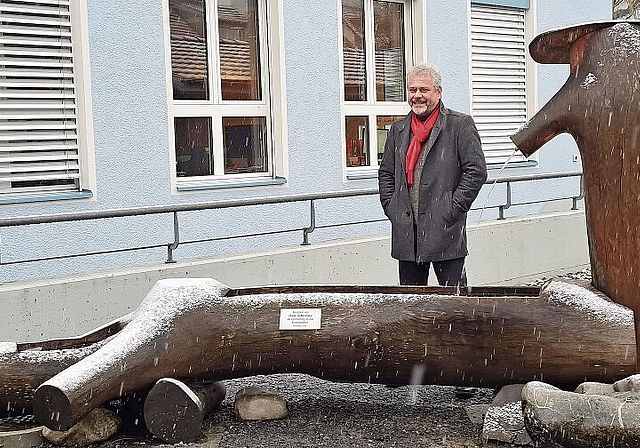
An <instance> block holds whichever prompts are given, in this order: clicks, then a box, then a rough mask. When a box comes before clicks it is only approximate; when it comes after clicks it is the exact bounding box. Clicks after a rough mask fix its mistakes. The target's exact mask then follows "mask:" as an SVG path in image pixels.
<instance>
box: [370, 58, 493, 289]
mask: <svg viewBox="0 0 640 448" xmlns="http://www.w3.org/2000/svg"><path fill="white" fill-rule="evenodd" d="M407 89H408V94H409V105H410V106H411V112H409V114H408V115H407V116H406V117H405V118H403V119H402V120H400V121H398V122H396V123H394V124H393V125H392V126H391V129H390V130H389V134H388V137H387V142H386V145H385V150H384V155H383V157H382V162H381V163H380V169H379V172H378V184H379V188H380V202H381V204H382V208H383V209H384V213H385V214H386V215H387V217H388V218H389V220H390V221H391V256H392V257H393V258H396V259H397V260H398V264H399V273H400V284H401V285H426V284H427V278H428V276H429V268H430V265H431V264H433V268H434V271H435V274H436V277H437V278H438V283H439V284H440V285H460V286H465V285H466V278H465V275H464V260H465V257H466V256H467V254H468V251H467V235H466V221H467V211H468V210H469V208H470V207H471V204H472V202H473V201H474V200H475V198H476V197H477V196H478V193H479V192H480V189H481V188H482V185H483V184H484V183H485V181H486V179H487V167H486V163H485V160H484V153H483V152H482V146H481V144H480V136H479V135H478V131H477V129H476V126H475V123H474V121H473V118H471V117H470V116H469V115H466V114H463V113H460V112H456V111H454V110H451V109H447V108H446V107H444V105H443V103H442V76H441V75H440V72H439V71H438V68H437V67H436V66H435V65H433V64H422V65H418V66H416V67H414V68H412V69H411V70H410V71H409V73H408V74H407Z"/></svg>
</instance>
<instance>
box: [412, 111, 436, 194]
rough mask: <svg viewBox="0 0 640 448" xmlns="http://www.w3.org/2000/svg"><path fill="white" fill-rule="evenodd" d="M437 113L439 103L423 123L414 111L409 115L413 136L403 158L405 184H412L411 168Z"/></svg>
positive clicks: (429, 132) (416, 159) (413, 166)
mask: <svg viewBox="0 0 640 448" xmlns="http://www.w3.org/2000/svg"><path fill="white" fill-rule="evenodd" d="M439 115H440V104H438V107H436V108H435V109H434V110H433V112H431V115H429V116H428V117H427V119H426V120H425V121H424V123H423V122H422V121H420V119H418V116H417V115H416V114H415V113H414V114H412V115H411V133H412V134H413V137H412V138H411V143H409V150H408V151H407V157H406V159H405V165H406V166H405V172H406V173H407V184H409V186H411V185H413V170H414V169H415V167H416V163H418V157H419V156H420V150H421V149H422V144H423V143H424V142H425V141H427V139H428V138H429V134H431V130H432V129H433V126H435V124H436V120H438V116H439Z"/></svg>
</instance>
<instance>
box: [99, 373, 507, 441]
mask: <svg viewBox="0 0 640 448" xmlns="http://www.w3.org/2000/svg"><path fill="white" fill-rule="evenodd" d="M225 384H226V386H227V395H226V399H225V400H224V401H223V402H222V403H221V405H220V407H219V408H217V409H216V410H215V411H214V412H213V413H212V415H210V416H209V417H208V418H207V420H206V421H205V423H204V430H203V434H204V436H203V438H202V439H200V440H198V441H196V442H194V443H189V444H180V445H183V446H191V447H194V448H195V447H202V448H204V447H212V448H213V447H217V448H316V447H323V448H346V447H354V448H355V447H358V448H359V447H366V448H392V447H398V448H404V447H425V448H427V447H428V448H430V447H449V448H479V447H482V446H483V443H482V437H481V431H482V427H481V425H480V424H473V423H472V421H471V420H470V418H469V417H468V416H467V413H466V411H465V408H479V407H482V405H485V406H486V405H488V404H489V403H491V400H492V399H493V396H494V390H493V389H478V392H477V393H476V394H475V395H474V396H472V397H470V398H457V397H456V396H455V389H454V388H453V387H449V386H402V387H387V386H384V385H380V384H360V383H355V384H352V383H334V382H329V381H324V380H320V379H318V378H315V377H312V376H308V375H302V374H277V375H268V376H254V377H249V378H243V379H238V380H228V381H225ZM246 386H259V387H262V388H265V389H268V390H270V391H273V392H276V393H278V394H279V395H280V396H282V397H283V398H284V399H285V401H286V403H287V408H288V410H289V416H288V417H287V418H285V419H282V420H272V421H264V422H239V421H237V420H236V419H235V417H234V411H233V404H234V398H235V394H236V392H237V391H239V390H240V389H241V388H243V387H246ZM142 445H145V446H151V447H156V446H157V447H160V446H166V444H163V443H161V442H160V441H158V440H157V439H154V438H153V437H152V436H150V435H149V434H148V433H146V431H143V430H137V431H136V430H135V429H131V428H130V429H125V430H123V431H121V433H120V434H119V435H118V436H117V437H115V438H113V439H111V440H109V441H107V442H104V443H102V444H98V445H94V446H95V447H96V448H125V447H126V448H129V447H140V446H142ZM484 446H496V447H497V446H504V445H494V444H489V445H486V444H485V445H484Z"/></svg>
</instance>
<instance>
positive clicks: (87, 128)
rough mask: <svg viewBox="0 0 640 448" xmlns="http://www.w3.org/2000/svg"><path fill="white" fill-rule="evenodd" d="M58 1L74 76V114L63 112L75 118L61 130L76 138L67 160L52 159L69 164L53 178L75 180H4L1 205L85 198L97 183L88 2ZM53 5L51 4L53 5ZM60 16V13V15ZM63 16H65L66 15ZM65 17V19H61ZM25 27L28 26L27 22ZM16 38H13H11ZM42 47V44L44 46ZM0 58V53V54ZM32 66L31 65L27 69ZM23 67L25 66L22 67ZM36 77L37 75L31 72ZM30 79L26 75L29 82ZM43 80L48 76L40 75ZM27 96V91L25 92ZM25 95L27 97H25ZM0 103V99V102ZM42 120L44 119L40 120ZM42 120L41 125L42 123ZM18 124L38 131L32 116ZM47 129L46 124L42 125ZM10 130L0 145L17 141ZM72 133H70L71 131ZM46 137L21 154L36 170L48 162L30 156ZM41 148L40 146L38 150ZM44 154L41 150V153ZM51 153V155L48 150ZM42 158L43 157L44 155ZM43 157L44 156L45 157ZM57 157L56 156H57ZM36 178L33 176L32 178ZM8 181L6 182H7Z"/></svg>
mask: <svg viewBox="0 0 640 448" xmlns="http://www.w3.org/2000/svg"><path fill="white" fill-rule="evenodd" d="M23 3H24V7H25V8H27V7H36V8H37V5H34V4H33V3H37V2H34V1H33V0H23ZM59 4H60V5H61V6H62V7H65V8H68V11H69V13H68V23H69V26H70V27H71V36H70V38H71V46H70V47H69V49H70V50H71V54H72V70H73V75H72V78H69V79H68V82H69V81H70V82H72V83H73V85H72V89H73V92H74V98H73V101H74V111H75V116H74V115H67V114H66V113H65V116H66V117H67V118H65V120H66V121H73V120H75V126H74V128H73V129H71V128H68V127H67V126H66V125H65V127H64V129H62V128H60V129H61V130H63V131H64V132H65V133H68V132H75V138H74V137H73V136H71V140H74V139H75V141H76V144H75V145H74V146H75V147H77V149H75V150H74V153H70V154H69V155H68V156H67V157H68V159H67V162H55V163H56V164H57V165H60V164H66V165H67V166H68V172H67V173H66V174H61V175H54V176H53V177H55V178H69V179H75V182H74V184H69V185H60V186H55V185H54V186H38V187H23V188H11V186H10V183H9V182H5V183H4V185H5V186H7V188H6V190H5V191H3V192H0V205H5V204H14V203H22V202H39V201H55V200H62V199H86V198H91V197H92V196H93V194H94V191H95V186H96V175H95V153H94V146H93V122H92V110H91V89H90V85H91V83H90V77H89V73H90V68H89V52H88V40H89V38H88V24H87V1H86V0H68V1H67V0H60V1H59ZM1 6H2V7H3V11H2V12H0V14H9V15H10V14H11V13H12V12H14V11H19V8H20V5H19V4H17V3H16V4H4V5H1ZM52 6H54V5H52ZM61 17H62V16H61ZM64 17H67V15H66V14H65V15H64ZM63 20H64V19H63ZM26 26H28V25H26ZM14 39H15V38H14ZM43 48H44V47H43ZM0 57H1V56H0ZM44 68H45V66H33V71H34V73H35V72H36V71H38V70H40V69H44ZM29 69H31V68H29ZM4 70H5V69H2V68H0V71H4ZM25 70H26V69H25ZM34 76H35V78H32V79H36V78H37V77H38V75H34ZM28 79H29V78H25V80H27V82H28ZM42 79H43V80H45V79H47V78H42ZM25 95H28V93H25ZM24 98H28V97H27V96H25V97H24ZM34 99H36V100H39V101H42V102H43V103H44V102H46V101H47V98H46V97H41V98H33V97H32V98H31V101H33V100H34ZM0 104H1V102H0ZM26 110H27V109H22V112H16V111H15V109H13V111H12V112H11V114H13V117H15V116H16V114H19V113H22V114H25V111H26ZM30 111H31V112H30V113H29V114H25V117H26V116H27V115H29V116H33V117H36V116H38V115H46V114H47V113H46V112H45V109H39V108H38V107H37V103H36V104H35V107H31V108H30ZM0 114H1V112H0ZM43 123H44V122H43ZM43 123H42V124H43ZM15 124H17V125H18V126H19V127H22V128H23V129H24V130H26V131H27V132H31V131H37V130H38V127H39V126H42V124H41V125H38V124H37V119H36V121H34V120H33V119H31V118H28V117H26V118H25V119H24V121H23V122H22V123H15ZM45 129H46V127H45ZM12 132H13V131H11V130H10V128H5V132H1V133H2V134H3V138H2V139H1V141H0V145H1V144H6V143H9V142H10V141H14V142H16V143H18V142H19V141H20V140H21V137H20V135H19V133H20V132H21V131H17V130H16V131H15V132H16V134H14V135H11V133H12ZM45 132H53V131H45ZM71 135H72V134H71ZM45 145H46V140H44V139H43V140H42V144H38V143H29V146H31V147H32V148H33V151H32V152H31V153H30V155H29V154H28V153H27V154H25V155H26V157H23V158H22V160H25V161H26V163H33V164H34V165H33V167H34V168H36V169H41V170H42V172H43V173H44V172H46V171H47V162H45V161H44V160H40V161H36V160H34V159H33V156H34V155H36V154H38V153H39V151H40V152H42V151H43V149H44V148H45ZM38 148H42V149H38ZM42 154H44V153H42ZM51 156H53V154H52V153H51ZM16 157H17V156H15V155H12V154H11V152H4V151H0V159H4V160H8V161H10V162H11V163H15V160H16ZM29 158H31V160H33V162H29V161H28V159H29ZM43 158H44V156H43ZM45 160H46V159H45ZM58 160H59V159H58ZM0 166H1V165H0ZM3 175H4V176H7V175H9V176H11V177H14V176H15V174H10V173H7V172H6V171H5V172H0V177H2V176H3ZM34 180H35V179H34ZM7 184H9V185H7Z"/></svg>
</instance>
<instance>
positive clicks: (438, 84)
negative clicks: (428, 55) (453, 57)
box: [407, 63, 442, 90]
mask: <svg viewBox="0 0 640 448" xmlns="http://www.w3.org/2000/svg"><path fill="white" fill-rule="evenodd" d="M412 76H430V77H431V80H432V81H433V86H434V87H435V88H436V89H440V90H442V75H441V74H440V70H438V67H437V66H436V65H435V64H431V63H424V64H418V65H416V66H414V67H412V68H411V69H409V71H408V72H407V85H409V78H411V77H412Z"/></svg>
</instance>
